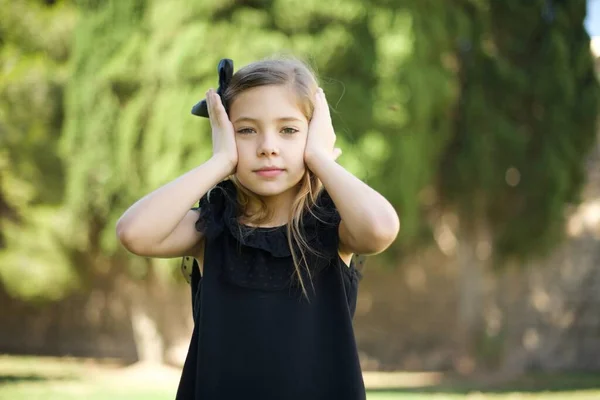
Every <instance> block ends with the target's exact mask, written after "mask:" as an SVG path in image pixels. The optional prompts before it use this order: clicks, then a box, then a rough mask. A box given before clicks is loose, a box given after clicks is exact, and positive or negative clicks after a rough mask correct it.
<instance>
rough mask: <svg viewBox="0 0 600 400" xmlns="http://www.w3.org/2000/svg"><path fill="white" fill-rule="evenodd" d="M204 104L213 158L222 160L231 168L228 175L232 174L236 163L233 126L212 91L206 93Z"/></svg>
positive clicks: (216, 95) (215, 93)
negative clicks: (208, 120) (210, 130)
mask: <svg viewBox="0 0 600 400" xmlns="http://www.w3.org/2000/svg"><path fill="white" fill-rule="evenodd" d="M206 103H207V106H208V107H207V108H208V116H209V119H210V126H211V127H212V143H213V157H216V158H219V159H222V160H224V161H225V162H226V163H227V164H228V165H229V166H230V168H231V172H230V174H233V173H234V172H235V169H236V167H237V161H238V153H237V147H236V145H235V130H234V129H233V124H232V123H231V121H230V120H229V116H228V115H227V112H226V111H225V107H223V103H222V102H221V98H220V97H219V95H218V94H217V92H216V91H214V90H213V89H210V90H209V91H208V92H206ZM230 174H229V175H230Z"/></svg>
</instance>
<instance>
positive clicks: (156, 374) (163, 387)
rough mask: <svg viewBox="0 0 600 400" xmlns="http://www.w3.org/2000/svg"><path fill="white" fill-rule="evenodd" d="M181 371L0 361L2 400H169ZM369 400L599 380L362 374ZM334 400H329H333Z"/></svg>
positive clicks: (537, 395)
mask: <svg viewBox="0 0 600 400" xmlns="http://www.w3.org/2000/svg"><path fill="white" fill-rule="evenodd" d="M179 373H180V370H179V369H177V368H171V367H164V366H156V365H133V366H121V365H119V364H118V363H117V362H114V361H113V362H111V361H102V362H99V361H97V360H81V359H58V358H45V357H9V356H0V399H11V400H42V399H43V400H75V399H81V398H85V399H86V400H142V399H144V400H172V399H174V398H175V391H176V390H177V383H178V381H179ZM365 383H366V385H367V386H368V387H369V391H368V397H367V398H368V400H391V399H399V400H422V399H434V400H455V399H457V400H465V399H468V400H491V399H502V400H521V399H523V400H530V399H536V400H539V399H545V400H558V399H573V400H592V399H600V376H598V375H593V374H588V375H581V374H580V375H561V376H560V377H557V376H545V375H537V376H534V375H531V376H529V377H525V378H523V379H521V380H519V381H517V382H515V383H514V384H512V385H511V386H510V387H495V388H494V389H486V390H483V389H479V391H478V390H477V389H475V388H474V387H475V385H474V383H473V382H471V383H469V382H457V381H451V380H448V379H447V378H446V377H445V376H444V375H443V374H436V373H405V372H399V373H366V374H365ZM332 400H333V399H332Z"/></svg>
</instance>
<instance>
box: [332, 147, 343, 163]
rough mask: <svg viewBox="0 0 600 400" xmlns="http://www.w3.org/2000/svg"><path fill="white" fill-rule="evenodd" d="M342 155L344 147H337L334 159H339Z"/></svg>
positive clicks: (334, 150) (334, 151)
mask: <svg viewBox="0 0 600 400" xmlns="http://www.w3.org/2000/svg"><path fill="white" fill-rule="evenodd" d="M341 155H342V149H340V148H339V147H336V148H335V149H333V159H334V160H337V159H338V157H339V156H341Z"/></svg>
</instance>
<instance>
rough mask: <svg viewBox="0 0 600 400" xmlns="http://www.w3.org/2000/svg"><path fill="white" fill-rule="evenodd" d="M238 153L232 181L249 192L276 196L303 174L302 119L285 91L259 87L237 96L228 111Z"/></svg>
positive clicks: (284, 88)
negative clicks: (234, 177)
mask: <svg viewBox="0 0 600 400" xmlns="http://www.w3.org/2000/svg"><path fill="white" fill-rule="evenodd" d="M229 118H230V119H231V122H232V123H233V127H234V129H235V135H236V145H237V151H238V164H237V171H236V177H237V179H238V180H239V182H240V183H241V184H242V185H243V186H244V187H246V188H247V189H248V190H250V191H251V192H253V193H255V194H257V195H259V196H262V197H270V196H276V195H279V194H282V193H285V192H288V191H289V190H296V185H297V184H298V182H300V179H301V178H302V176H303V175H304V172H305V170H306V167H305V164H304V148H305V146H306V138H307V135H308V120H307V118H306V117H305V116H304V114H303V113H302V111H301V110H300V108H299V105H298V103H297V98H296V95H295V93H294V92H293V90H292V89H291V88H289V87H287V86H278V85H277V86H276V85H270V86H259V87H256V88H252V89H249V90H246V91H244V92H242V93H241V94H239V95H238V96H237V97H236V98H235V100H234V101H233V103H232V104H231V106H230V108H229Z"/></svg>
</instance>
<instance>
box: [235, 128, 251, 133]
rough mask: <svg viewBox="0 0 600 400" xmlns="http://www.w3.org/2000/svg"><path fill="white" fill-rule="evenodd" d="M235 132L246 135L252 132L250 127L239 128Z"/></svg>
mask: <svg viewBox="0 0 600 400" xmlns="http://www.w3.org/2000/svg"><path fill="white" fill-rule="evenodd" d="M237 132H238V133H241V134H242V135H244V134H246V135H247V134H249V133H252V132H253V129H252V128H242V129H239V130H238V131H237Z"/></svg>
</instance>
